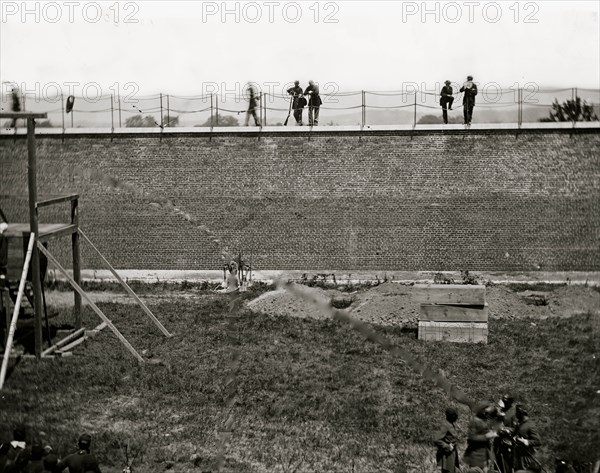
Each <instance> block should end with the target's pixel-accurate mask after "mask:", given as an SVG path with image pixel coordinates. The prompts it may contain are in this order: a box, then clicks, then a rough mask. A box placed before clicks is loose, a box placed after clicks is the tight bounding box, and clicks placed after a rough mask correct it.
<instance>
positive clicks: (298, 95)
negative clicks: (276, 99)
mask: <svg viewBox="0 0 600 473" xmlns="http://www.w3.org/2000/svg"><path fill="white" fill-rule="evenodd" d="M287 93H288V94H289V95H291V96H292V97H293V100H292V108H293V109H294V118H295V119H296V124H297V125H300V126H302V125H303V123H302V112H303V111H304V106H305V105H306V99H305V98H304V97H303V94H302V87H300V81H295V82H294V87H290V88H289V89H288V90H287Z"/></svg>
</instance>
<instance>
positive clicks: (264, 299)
mask: <svg viewBox="0 0 600 473" xmlns="http://www.w3.org/2000/svg"><path fill="white" fill-rule="evenodd" d="M309 290H310V292H312V293H314V295H315V297H316V298H318V299H319V300H322V301H324V302H326V303H329V301H330V300H331V298H332V297H337V296H340V295H341V294H342V293H341V292H340V291H337V290H333V289H328V290H323V289H320V288H309ZM247 307H248V308H249V309H252V310H254V311H257V312H263V313H265V314H269V315H283V316H291V317H305V318H313V319H326V318H328V315H327V314H324V313H323V312H321V311H319V310H318V309H316V308H315V307H313V306H312V305H310V304H307V303H306V302H305V301H304V300H302V299H298V298H297V297H296V296H294V295H293V294H291V293H290V292H288V291H286V290H285V289H278V290H276V291H270V292H266V293H264V294H261V295H260V296H259V297H257V298H256V299H253V300H251V301H250V302H248V303H247Z"/></svg>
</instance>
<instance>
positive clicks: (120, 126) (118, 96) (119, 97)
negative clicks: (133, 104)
mask: <svg viewBox="0 0 600 473" xmlns="http://www.w3.org/2000/svg"><path fill="white" fill-rule="evenodd" d="M117 98H118V100H119V128H122V127H123V125H122V124H121V94H119V95H117Z"/></svg>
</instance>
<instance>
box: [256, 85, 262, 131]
mask: <svg viewBox="0 0 600 473" xmlns="http://www.w3.org/2000/svg"><path fill="white" fill-rule="evenodd" d="M258 109H259V110H260V115H259V123H260V126H262V124H263V93H262V92H260V93H259V94H258ZM255 112H256V110H255Z"/></svg>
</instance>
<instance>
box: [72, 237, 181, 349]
mask: <svg viewBox="0 0 600 473" xmlns="http://www.w3.org/2000/svg"><path fill="white" fill-rule="evenodd" d="M79 233H80V234H81V236H82V237H83V239H84V240H85V241H87V242H88V243H89V245H90V246H91V247H92V248H93V249H94V250H95V251H96V253H98V256H100V258H102V261H104V264H106V266H108V269H109V270H110V272H111V273H112V274H113V276H114V277H115V278H117V281H119V282H120V283H121V285H122V286H123V287H124V288H125V290H126V291H127V292H128V293H129V295H130V296H131V297H133V298H134V299H135V301H136V302H137V303H138V305H139V306H140V307H141V308H142V310H143V311H144V312H146V315H148V317H150V319H151V320H152V321H153V322H154V324H155V325H156V326H157V327H158V329H159V330H160V331H161V332H162V333H163V334H164V335H165V336H166V337H171V336H172V335H171V334H170V333H169V331H168V330H167V329H166V328H165V327H164V326H163V324H161V323H160V320H158V319H157V318H156V316H155V315H154V314H153V313H152V312H151V311H150V309H148V307H147V306H146V304H144V303H143V302H142V300H141V299H140V298H139V297H138V296H137V294H136V293H135V292H133V289H131V288H130V287H129V285H128V284H127V283H126V282H125V281H123V279H122V278H121V276H119V274H118V273H117V271H116V270H115V268H113V267H112V265H111V264H110V263H109V262H108V260H107V259H106V258H105V257H104V256H103V255H102V253H100V250H98V248H96V247H95V246H94V244H93V243H92V242H91V241H90V239H89V238H88V237H87V236H86V235H85V233H83V231H81V229H80V230H79Z"/></svg>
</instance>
